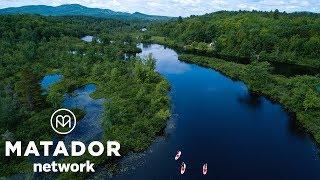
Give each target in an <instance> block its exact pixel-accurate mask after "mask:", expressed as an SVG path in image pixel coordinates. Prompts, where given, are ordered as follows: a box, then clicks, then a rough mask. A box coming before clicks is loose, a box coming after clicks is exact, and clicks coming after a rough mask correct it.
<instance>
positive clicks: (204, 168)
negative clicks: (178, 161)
mask: <svg viewBox="0 0 320 180" xmlns="http://www.w3.org/2000/svg"><path fill="white" fill-rule="evenodd" d="M202 173H203V175H206V174H207V173H208V164H207V163H206V164H204V165H203V167H202Z"/></svg>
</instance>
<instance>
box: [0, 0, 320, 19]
mask: <svg viewBox="0 0 320 180" xmlns="http://www.w3.org/2000/svg"><path fill="white" fill-rule="evenodd" d="M64 4H80V5H82V6H86V7H90V8H101V9H110V10H113V11H119V12H129V13H134V12H141V13H145V14H151V15H161V16H184V17H186V16H190V15H202V14H206V13H211V12H215V11H221V10H227V11H237V10H248V11H251V10H258V11H273V10H275V9H278V10H279V11H286V12H300V11H309V12H315V13H319V12H320V1H319V2H318V1H317V0H302V1H298V0H279V1H277V0H269V1H267V0H239V1H237V3H235V2H234V1H233V2H232V0H213V1H206V0H162V1H161V2H158V1H156V0H121V2H120V0H52V1H49V0H30V1H27V0H17V1H14V2H13V1H11V0H3V1H1V2H0V9H3V8H8V7H21V6H27V5H47V6H60V5H64Z"/></svg>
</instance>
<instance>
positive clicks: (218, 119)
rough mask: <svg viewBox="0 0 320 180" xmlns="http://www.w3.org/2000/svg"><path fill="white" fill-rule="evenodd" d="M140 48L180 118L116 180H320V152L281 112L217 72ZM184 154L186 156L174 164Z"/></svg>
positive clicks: (153, 49) (166, 51) (153, 48)
mask: <svg viewBox="0 0 320 180" xmlns="http://www.w3.org/2000/svg"><path fill="white" fill-rule="evenodd" d="M141 48H142V50H143V51H142V53H141V54H140V56H142V57H144V56H146V55H148V54H149V53H152V54H153V56H154V57H155V58H156V59H157V71H158V72H159V73H161V74H162V75H163V76H164V77H165V78H166V79H167V80H168V81H169V82H170V84H171V87H172V89H171V92H170V96H171V99H172V106H173V109H172V113H173V116H172V118H171V119H170V120H169V122H168V127H167V133H166V135H165V137H160V138H158V139H157V140H156V141H155V143H153V145H152V146H151V147H150V149H149V150H147V151H146V152H145V153H141V154H140V155H139V154H137V155H136V156H137V158H135V160H133V161H132V162H131V163H126V161H127V159H126V158H125V160H123V162H122V163H124V164H129V167H128V168H126V171H125V172H123V173H120V175H117V176H116V177H115V178H114V179H245V180H251V179H252V180H257V179H259V180H260V179H268V180H269V179H279V180H280V179H281V180H282V179H290V180H292V179H320V160H319V159H318V155H317V153H318V150H317V147H316V145H315V144H314V143H313V141H312V139H311V138H310V136H309V135H307V134H306V133H304V132H303V130H302V129H301V128H300V127H299V125H297V123H296V122H295V120H294V119H291V118H290V117H289V115H288V113H286V112H285V111H284V109H283V108H282V107H281V106H280V105H279V104H275V103H272V102H271V101H269V100H268V99H266V98H264V97H261V96H256V95H252V94H250V93H249V91H248V89H247V87H246V85H245V84H243V83H242V82H239V81H233V80H231V79H230V78H228V77H226V76H224V75H222V74H221V73H219V72H217V71H215V70H211V69H206V68H203V67H199V66H197V65H192V64H186V63H184V62H181V61H179V60H178V55H177V53H176V52H175V51H173V50H172V49H169V48H165V47H164V46H161V45H148V46H147V45H145V46H142V45H141ZM177 150H181V151H182V156H181V159H180V160H178V161H175V160H174V156H175V154H176V152H177ZM133 159H134V158H133ZM182 161H183V162H185V163H186V164H187V170H186V173H185V174H184V175H180V173H179V168H180V164H181V163H182ZM204 163H208V174H207V176H203V175H202V165H203V164H204Z"/></svg>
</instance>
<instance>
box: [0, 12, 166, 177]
mask: <svg viewBox="0 0 320 180" xmlns="http://www.w3.org/2000/svg"><path fill="white" fill-rule="evenodd" d="M140 26H142V25H141V24H140V23H139V22H135V21H132V22H130V23H129V22H126V21H118V20H103V19H95V18H87V17H42V16H37V15H5V16H0V44H1V45H0V52H1V53H0V123H1V127H0V134H1V140H0V154H1V155H0V157H1V161H0V176H10V175H12V174H17V173H25V172H30V171H31V170H32V169H31V168H32V166H31V165H30V164H29V163H30V162H31V160H30V159H28V158H27V157H4V155H5V153H4V148H5V146H4V143H5V141H18V140H19V141H22V143H23V146H24V148H25V145H26V143H27V142H28V141H35V142H39V141H40V140H42V141H51V140H52V139H53V137H54V136H56V135H55V134H54V133H53V131H52V129H51V127H50V123H49V120H50V116H51V114H52V113H53V112H54V111H55V110H56V109H58V108H61V106H62V101H63V96H64V95H65V94H66V93H71V92H73V91H74V90H75V89H76V88H79V87H82V86H84V85H86V84H88V83H93V84H95V85H96V86H97V92H96V93H95V94H94V97H96V98H104V99H108V101H106V102H105V104H104V107H105V113H104V116H103V128H104V130H105V133H104V137H103V139H102V141H103V142H107V141H108V140H115V141H119V142H120V143H121V145H122V147H121V154H122V155H125V154H126V153H127V152H129V151H141V150H144V149H145V148H147V147H148V146H149V145H150V144H151V142H152V140H153V138H154V137H155V136H156V134H157V133H159V132H160V131H161V130H162V129H163V128H164V127H165V124H166V120H167V118H168V117H169V115H170V110H169V109H170V107H169V98H168V94H167V92H168V90H169V85H168V83H167V82H166V80H164V79H163V78H162V77H161V76H160V75H159V74H158V73H157V72H155V71H154V68H155V60H154V59H153V58H152V57H151V56H150V57H149V58H147V59H139V58H130V59H124V58H123V56H124V53H126V52H131V53H133V52H139V49H138V48H137V47H136V41H135V39H133V38H132V37H131V36H130V34H129V33H134V32H135V31H136V30H140V28H141V27H140ZM84 35H94V36H95V37H96V39H95V40H94V41H93V42H92V43H88V42H85V41H82V40H81V39H80V38H81V37H83V36H84ZM52 73H54V74H56V73H58V74H61V75H62V76H63V78H62V81H60V82H59V83H57V84H54V85H53V86H52V87H50V89H49V92H48V93H43V89H41V86H40V81H41V79H42V78H43V77H44V76H45V75H47V74H52ZM110 102H111V103H110ZM75 112H76V114H77V116H81V115H82V114H83V112H81V109H80V110H75ZM58 138H62V137H58ZM81 158H83V159H86V160H88V159H91V160H92V161H94V162H95V164H96V165H105V164H107V163H108V162H109V161H110V159H108V158H107V156H103V157H99V158H97V159H92V157H91V156H90V157H86V156H83V157H81ZM64 161H70V162H74V161H75V159H72V160H71V159H64ZM59 176H61V178H62V177H65V176H68V177H69V176H75V174H60V175H59ZM85 176H86V175H85V174H83V175H80V174H77V177H78V178H81V177H85Z"/></svg>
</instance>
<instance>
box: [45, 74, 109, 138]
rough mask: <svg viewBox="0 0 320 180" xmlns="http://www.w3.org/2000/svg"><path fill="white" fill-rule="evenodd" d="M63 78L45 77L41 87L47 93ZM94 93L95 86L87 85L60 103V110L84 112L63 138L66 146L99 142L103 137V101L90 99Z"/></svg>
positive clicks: (53, 75) (58, 76)
mask: <svg viewBox="0 0 320 180" xmlns="http://www.w3.org/2000/svg"><path fill="white" fill-rule="evenodd" d="M62 78H63V76H62V75H60V74H49V75H46V76H45V77H44V78H43V79H42V81H41V83H40V84H41V87H42V89H44V90H45V91H48V90H49V88H50V86H52V85H53V84H55V83H58V82H59V81H61V80H62ZM95 91H96V85H94V84H87V85H85V86H83V87H81V88H79V89H76V90H75V91H74V92H73V93H72V94H65V96H64V100H63V102H62V108H67V109H75V108H78V109H82V110H84V111H85V116H84V117H83V118H82V119H81V120H80V119H79V120H78V122H77V126H76V127H75V129H74V130H73V131H72V132H71V133H70V134H68V135H66V136H64V141H65V142H66V144H68V143H69V144H70V142H71V141H75V140H77V141H82V142H84V143H89V142H91V141H94V140H100V139H101V138H102V135H103V129H102V126H101V123H102V122H101V119H102V116H103V110H104V108H103V102H104V99H92V98H91V97H90V94H92V93H94V92H95Z"/></svg>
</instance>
